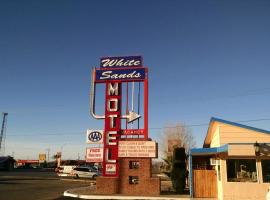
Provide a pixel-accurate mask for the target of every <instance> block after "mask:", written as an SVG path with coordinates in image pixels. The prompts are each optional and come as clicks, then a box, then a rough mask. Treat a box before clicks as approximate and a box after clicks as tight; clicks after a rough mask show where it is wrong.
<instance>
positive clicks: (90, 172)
mask: <svg viewBox="0 0 270 200" xmlns="http://www.w3.org/2000/svg"><path fill="white" fill-rule="evenodd" d="M70 174H71V176H72V177H74V178H92V179H96V177H97V176H99V173H98V172H97V171H96V170H94V169H92V168H89V167H75V168H74V169H73V170H72V171H71V173H70Z"/></svg>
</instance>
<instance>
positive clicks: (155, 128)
mask: <svg viewBox="0 0 270 200" xmlns="http://www.w3.org/2000/svg"><path fill="white" fill-rule="evenodd" d="M269 120H270V118H261V119H250V120H237V121H235V122H238V123H241V122H259V121H269ZM183 125H184V126H186V127H201V126H208V125H209V123H202V124H189V125H185V124H183ZM176 127H177V126H164V127H150V128H149V130H162V129H165V128H176ZM80 134H85V131H78V132H73V133H71V132H66V133H65V132H61V133H37V134H9V135H8V136H66V135H70V136H71V135H72V136H77V135H80Z"/></svg>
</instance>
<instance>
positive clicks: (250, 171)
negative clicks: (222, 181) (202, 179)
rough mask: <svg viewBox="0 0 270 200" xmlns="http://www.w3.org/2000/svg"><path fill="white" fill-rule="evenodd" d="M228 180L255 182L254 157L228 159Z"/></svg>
mask: <svg viewBox="0 0 270 200" xmlns="http://www.w3.org/2000/svg"><path fill="white" fill-rule="evenodd" d="M227 181H228V182H257V169H256V160H255V159H228V160H227Z"/></svg>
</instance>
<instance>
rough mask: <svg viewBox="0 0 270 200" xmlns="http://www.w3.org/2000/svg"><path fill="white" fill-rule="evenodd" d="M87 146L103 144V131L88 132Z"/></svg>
mask: <svg viewBox="0 0 270 200" xmlns="http://www.w3.org/2000/svg"><path fill="white" fill-rule="evenodd" d="M86 143H87V144H102V143H103V130H91V129H88V130H87V134H86Z"/></svg>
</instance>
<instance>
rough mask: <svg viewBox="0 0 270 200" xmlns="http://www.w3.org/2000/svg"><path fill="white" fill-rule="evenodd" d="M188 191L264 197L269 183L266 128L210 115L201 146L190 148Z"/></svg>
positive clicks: (228, 197) (230, 198)
mask: <svg viewBox="0 0 270 200" xmlns="http://www.w3.org/2000/svg"><path fill="white" fill-rule="evenodd" d="M190 167H191V168H192V169H193V170H192V171H191V173H190V181H191V183H192V184H191V187H190V189H191V190H190V192H191V193H190V194H191V196H194V197H212V198H218V199H220V200H223V199H224V200H238V199H245V200H247V199H252V200H260V199H261V200H264V199H265V197H266V193H267V192H268V187H269V186H270V131H266V130H262V129H258V128H254V127H250V126H245V125H242V124H238V123H234V122H230V121H226V120H222V119H217V118H212V119H211V121H210V124H209V127H208V131H207V135H206V138H205V141H204V145H203V148H200V149H192V150H191V151H190Z"/></svg>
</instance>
